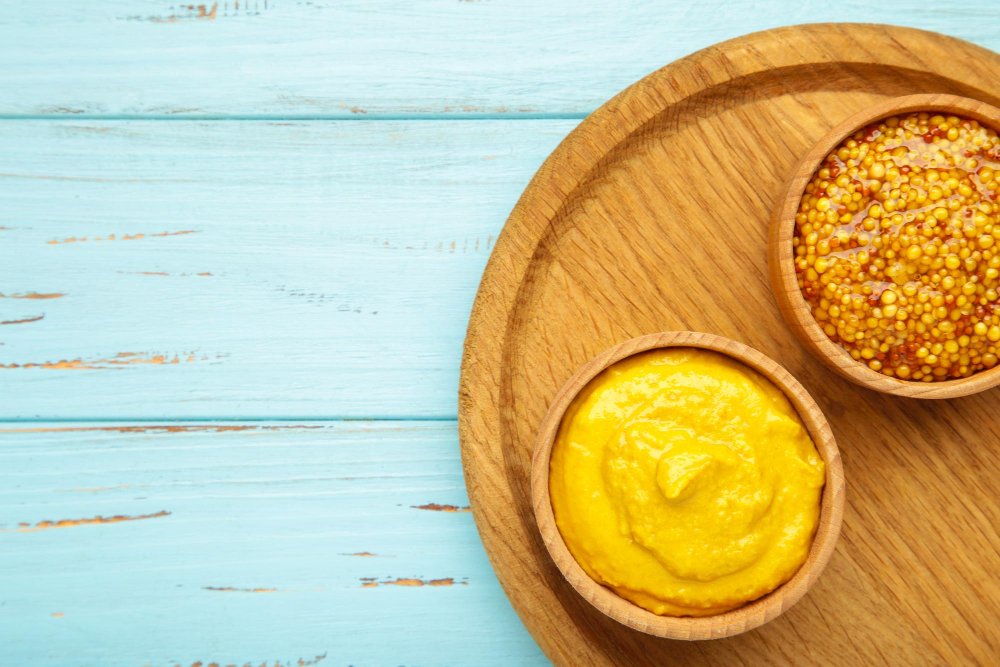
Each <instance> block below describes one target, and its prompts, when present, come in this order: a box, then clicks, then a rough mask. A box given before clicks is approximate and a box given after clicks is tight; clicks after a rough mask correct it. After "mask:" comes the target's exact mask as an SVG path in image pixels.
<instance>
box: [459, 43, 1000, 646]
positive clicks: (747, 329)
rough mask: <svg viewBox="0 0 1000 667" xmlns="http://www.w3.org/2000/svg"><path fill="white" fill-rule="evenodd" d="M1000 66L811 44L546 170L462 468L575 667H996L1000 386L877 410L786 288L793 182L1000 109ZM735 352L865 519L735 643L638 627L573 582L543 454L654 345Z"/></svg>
mask: <svg viewBox="0 0 1000 667" xmlns="http://www.w3.org/2000/svg"><path fill="white" fill-rule="evenodd" d="M998 75H1000V56H998V55H997V54H995V53H992V52H990V51H986V50H984V49H981V48H979V47H976V46H973V45H971V44H968V43H966V42H962V41H959V40H956V39H951V38H948V37H944V36H942V35H937V34H934V33H928V32H922V31H917V30H910V29H904V28H896V27H889V26H874V25H852V24H839V25H810V26H800V27H794V28H784V29H779V30H772V31H768V32H763V33H758V34H754V35H750V36H747V37H742V38H739V39H736V40H732V41H730V42H726V43H724V44H720V45H718V46H714V47H711V48H708V49H705V50H704V51H700V52H699V53H696V54H694V55H692V56H689V57H688V58H685V59H683V60H680V61H677V62H676V63H673V64H671V65H668V66H667V67H665V68H663V69H661V70H659V71H658V72H655V73H654V74H651V75H650V76H648V77H646V78H645V79H643V80H642V81H640V82H638V83H636V84H635V85H633V86H631V87H630V88H628V89H627V90H625V91H624V92H622V93H621V94H620V95H618V96H617V97H615V98H614V99H613V100H611V101H610V102H608V103H607V104H605V105H604V106H603V107H601V108H600V109H599V110H597V111H596V112H595V113H593V114H592V115H591V116H590V117H588V118H587V119H586V120H585V121H583V122H582V123H581V124H580V126H579V127H578V128H577V129H576V130H574V131H573V132H572V133H571V134H570V135H569V136H568V137H567V138H566V140H565V141H563V143H562V144H561V145H560V146H559V148H557V149H556V151H555V152H554V153H553V154H552V155H551V156H550V157H549V159H548V160H546V162H545V164H543V165H542V167H541V169H539V171H538V173H537V174H536V175H535V177H534V179H533V180H532V181H531V183H530V185H529V186H528V188H527V189H526V190H525V192H524V195H523V196H522V197H521V200H520V201H519V202H518V204H517V206H516V207H515V209H514V211H513V213H512V214H511V216H510V219H509V220H508V221H507V224H506V226H505V227H504V230H503V233H502V234H501V235H500V238H499V239H498V240H497V244H496V247H495V249H494V251H493V255H492V257H491V258H490V262H489V265H488V266H487V268H486V272H485V274H484V275H483V281H482V284H481V286H480V288H479V294H478V296H477V298H476V303H475V306H474V308H473V312H472V316H471V318H470V321H469V331H468V335H467V338H466V342H465V356H464V358H463V361H462V379H461V387H460V390H459V433H460V437H461V443H462V461H463V465H464V466H465V474H466V483H467V485H468V489H469V496H470V498H471V501H472V509H473V513H474V516H475V519H476V524H477V525H478V527H479V531H480V534H481V535H482V538H483V543H484V544H485V547H486V551H487V553H488V554H489V557H490V560H491V561H492V563H493V567H494V569H495V570H496V573H497V576H498V578H499V579H500V583H501V584H502V585H503V587H504V589H505V590H506V592H507V595H508V596H509V597H510V600H511V602H512V603H513V605H514V608H515V609H516V610H517V612H518V613H519V614H520V616H521V619H522V620H523V621H524V623H525V625H526V626H527V627H528V629H529V630H530V631H531V633H532V635H534V637H535V639H536V640H537V641H538V642H539V644H540V645H541V647H542V649H543V650H544V651H545V653H546V654H547V655H548V656H549V657H550V658H551V659H552V660H553V661H554V662H555V663H557V664H562V665H607V664H618V665H674V664H677V665H706V664H732V663H735V664H741V663H742V664H805V663H807V662H808V663H811V664H836V665H844V664H857V665H868V664H877V663H883V662H886V661H892V662H898V663H899V664H907V665H919V664H942V663H946V662H947V663H965V664H968V663H971V662H982V663H988V662H990V661H991V660H992V659H993V658H995V657H996V656H997V655H998V654H1000V632H998V630H997V628H1000V577H997V576H996V574H995V573H996V572H997V571H998V570H1000V528H998V526H1000V500H998V498H1000V482H998V481H997V480H998V479H1000V455H998V454H1000V447H998V446H997V441H998V438H1000V418H998V417H997V415H1000V390H994V391H988V392H985V393H983V394H978V395H975V396H970V397H967V398H961V399H955V400H951V401H936V402H928V401H916V400H912V399H903V398H898V397H893V396H889V395H885V394H879V393H876V392H872V391H868V390H865V389H862V388H860V387H857V386H855V385H853V384H851V383H849V382H847V381H846V380H843V379H841V378H840V377H838V376H837V375H836V374H834V373H833V372H832V371H830V370H827V369H826V368H825V367H824V366H823V365H822V364H820V363H819V362H818V361H817V360H815V359H814V358H813V357H812V356H810V355H809V353H808V352H806V351H805V349H803V348H802V347H801V346H800V345H799V344H798V342H797V341H796V339H795V337H794V336H793V334H792V332H791V331H790V330H789V329H788V327H787V326H786V325H785V323H784V321H783V320H782V318H781V316H780V314H779V313H778V309H777V306H776V305H775V301H774V298H773V296H772V294H771V289H770V285H769V283H768V276H767V252H766V245H765V244H766V240H767V227H768V219H769V217H770V214H771V208H772V206H773V204H774V202H775V200H776V198H777V196H778V194H779V191H780V189H781V185H782V183H783V182H784V181H785V179H786V178H787V177H788V175H789V172H790V170H791V168H792V167H793V165H794V164H795V163H796V162H797V161H798V159H799V158H800V157H801V156H802V155H803V154H804V153H805V152H806V151H808V150H809V148H810V147H811V146H812V145H813V144H814V143H815V142H816V141H817V140H818V139H819V138H820V137H821V136H822V135H823V134H824V133H825V132H826V131H828V130H829V129H830V128H831V127H833V126H834V125H836V124H837V123H838V122H840V121H842V120H843V119H845V118H847V117H848V116H850V115H851V114H853V113H855V112H857V111H859V110H860V109H863V108H864V107H866V106H870V105H872V104H874V103H875V102H877V101H879V100H881V99H885V98H889V97H895V96H900V95H907V94H912V93H929V92H944V93H953V94H957V95H963V96H966V97H973V98H976V99H979V100H982V101H984V102H987V103H989V104H993V105H998V104H1000V76H998ZM672 329H686V330H694V331H706V332H710V333H716V334H720V335H723V336H728V337H730V338H733V339H735V340H739V341H742V342H744V343H746V344H748V345H750V346H752V347H755V348H757V349H759V350H760V351H761V352H763V353H764V354H766V355H768V356H771V357H773V358H774V359H776V360H778V361H779V362H780V363H782V364H783V365H784V366H785V367H786V368H788V370H789V371H791V373H792V374H793V375H795V377H796V378H797V379H798V380H799V381H800V382H801V383H802V384H803V385H804V386H805V387H806V389H807V390H808V391H809V392H810V393H811V394H812V395H813V397H815V399H816V402H817V403H818V404H819V406H820V407H821V408H822V409H823V411H824V412H825V413H826V416H827V418H828V419H829V421H830V424H831V426H832V428H833V431H834V434H835V436H836V438H837V442H838V443H839V445H840V450H841V454H842V457H843V460H844V467H845V473H846V477H847V480H848V487H849V488H848V493H847V496H848V508H847V512H846V514H845V518H844V528H843V533H842V535H841V539H840V542H839V543H838V546H837V549H836V552H835V553H834V556H833V558H832V560H831V561H830V564H829V565H828V567H827V568H826V571H825V573H824V574H823V576H822V577H821V578H820V580H819V582H818V583H817V584H816V585H815V586H814V587H813V589H812V590H811V591H810V593H809V594H808V595H807V596H806V597H805V598H803V600H802V601H801V602H799V603H798V604H797V605H796V606H795V607H793V608H792V609H790V610H789V611H788V612H787V613H785V614H783V615H782V616H781V617H779V618H778V619H776V620H775V621H773V622H771V623H769V624H767V625H765V626H763V627H761V628H759V629H757V630H755V631H752V632H748V633H745V634H742V635H739V636H737V637H733V638H730V639H724V640H718V641H710V642H678V641H670V640H664V639H658V638H655V637H651V636H648V635H644V634H642V633H640V632H637V631H634V630H631V629H629V628H627V627H625V626H624V625H621V624H619V623H617V622H615V621H613V620H611V619H610V618H607V617H605V616H604V615H603V614H601V613H600V612H598V611H597V610H596V609H594V608H592V607H591V606H590V605H589V604H588V603H587V602H586V601H584V600H583V598H581V597H580V596H579V595H578V594H577V593H576V592H575V591H574V590H573V589H572V587H570V585H569V584H568V583H567V582H566V581H565V580H564V579H563V578H562V576H561V575H560V573H559V571H558V569H556V567H555V565H554V564H553V563H552V561H551V559H550V558H549V556H548V554H547V552H546V551H545V547H544V545H543V544H542V541H541V538H540V536H539V534H538V529H537V527H536V525H535V519H534V516H533V513H532V509H531V485H530V470H531V453H532V445H533V443H534V440H535V436H536V431H537V429H538V426H539V424H540V423H541V421H542V417H543V416H544V415H545V412H546V410H547V408H548V405H549V402H550V401H551V400H552V398H553V396H554V395H555V393H556V391H557V390H558V389H559V387H560V386H562V384H563V383H564V382H565V381H566V380H567V379H568V378H569V377H570V376H571V375H572V374H573V373H574V372H575V371H576V369H577V368H579V367H580V366H581V365H582V364H583V363H585V362H586V361H587V360H589V359H590V358H592V357H593V356H594V355H596V354H597V353H599V352H600V351H601V350H604V349H606V348H608V347H611V346H612V345H614V344H615V343H618V342H621V341H623V340H626V339H628V338H632V337H634V336H639V335H641V334H644V333H650V332H656V331H665V330H672Z"/></svg>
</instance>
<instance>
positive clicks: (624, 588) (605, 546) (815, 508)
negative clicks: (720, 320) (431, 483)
mask: <svg viewBox="0 0 1000 667" xmlns="http://www.w3.org/2000/svg"><path fill="white" fill-rule="evenodd" d="M824 479H825V477H824V464H823V460H822V459H821V458H820V456H819V453H818V452H817V451H816V446H815V445H814V444H813V441H812V439H811V438H810V437H809V433H808V432H807V430H806V427H805V426H804V425H803V423H802V420H801V419H800V417H799V415H798V413H797V412H796V411H795V408H794V407H793V406H792V404H791V403H790V402H789V400H788V398H787V397H786V396H785V395H784V393H783V392H782V391H781V390H780V389H778V388H777V387H776V386H774V385H773V384H772V383H771V382H770V381H769V380H768V379H767V378H765V377H763V376H762V375H760V374H759V373H757V372H756V371H754V370H753V369H751V368H749V367H748V366H746V365H744V364H743V363H741V362H739V361H736V360H734V359H731V358H730V357H727V356H725V355H722V354H719V353H717V352H710V351H707V350H700V349H694V348H677V347H674V348H663V349H657V350H651V351H648V352H643V353H641V354H636V355H634V356H631V357H628V358H626V359H623V360H621V361H619V362H617V363H615V364H614V365H612V366H611V367H609V368H607V369H606V370H604V371H603V372H601V373H600V374H599V375H598V376H597V377H595V378H594V379H593V380H591V381H590V382H589V383H588V384H587V386H586V387H584V388H583V390H581V392H580V393H579V394H578V395H577V397H576V398H575V399H574V400H573V403H572V404H571V405H570V406H569V408H568V409H567V411H566V414H565V415H564V417H563V420H562V423H561V425H560V427H559V432H558V434H557V436H556V440H555V442H554V444H553V449H552V457H551V462H550V468H549V492H550V495H551V499H552V510H553V513H554V515H555V519H556V524H557V526H558V527H559V531H560V533H561V534H562V537H563V540H564V541H565V542H566V546H567V547H568V548H569V550H570V552H571V553H572V554H573V557H574V558H575V559H576V560H577V562H579V563H580V565H581V567H583V569H584V570H585V571H586V572H587V574H589V575H590V576H591V577H592V578H593V579H594V580H595V581H597V582H599V583H601V584H603V585H605V586H608V587H609V588H611V589H613V590H614V591H616V592H617V593H618V594H619V595H620V596H622V597H623V598H625V599H627V600H630V601H632V602H633V603H635V604H637V605H639V606H640V607H643V608H645V609H648V610H649V611H652V612H653V613H656V614H660V615H667V616H710V615H712V614H718V613H721V612H725V611H728V610H730V609H735V608H736V607H739V606H741V605H743V604H745V603H747V602H750V601H751V600H754V599H756V598H758V597H761V596H762V595H765V594H767V593H769V592H771V591H772V590H774V589H775V588H777V587H778V586H780V585H781V584H783V583H784V582H786V581H788V580H789V579H791V578H792V576H793V575H794V574H795V572H796V571H797V570H798V569H799V568H800V567H801V566H802V564H803V563H804V562H805V560H806V556H807V555H808V553H809V547H810V545H811V543H812V539H813V536H814V535H815V532H816V527H817V524H818V522H819V512H820V500H821V495H822V490H823V484H824Z"/></svg>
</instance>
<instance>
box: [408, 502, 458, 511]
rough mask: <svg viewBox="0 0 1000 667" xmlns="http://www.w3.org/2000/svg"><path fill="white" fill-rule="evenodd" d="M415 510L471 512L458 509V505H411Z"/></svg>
mask: <svg viewBox="0 0 1000 667" xmlns="http://www.w3.org/2000/svg"><path fill="white" fill-rule="evenodd" d="M410 507H412V508H413V509H415V510H428V511H431V512H456V513H457V512H471V511H472V508H471V507H459V506H458V505H438V504H437V503H427V504H426V505H411V506H410Z"/></svg>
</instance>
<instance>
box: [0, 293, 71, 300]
mask: <svg viewBox="0 0 1000 667" xmlns="http://www.w3.org/2000/svg"><path fill="white" fill-rule="evenodd" d="M64 296H66V294H65V293H63V292H51V293H49V294H39V293H38V292H25V293H24V294H4V293H3V292H0V299H61V298H63V297H64Z"/></svg>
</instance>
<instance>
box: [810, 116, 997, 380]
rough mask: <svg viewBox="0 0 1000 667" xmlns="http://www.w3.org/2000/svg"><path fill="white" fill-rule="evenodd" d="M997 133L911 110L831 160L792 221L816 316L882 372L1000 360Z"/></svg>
mask: <svg viewBox="0 0 1000 667" xmlns="http://www.w3.org/2000/svg"><path fill="white" fill-rule="evenodd" d="M998 194H1000V138H998V137H997V133H996V131H994V130H993V129H991V128H987V127H983V126H982V125H980V124H979V122H977V121H975V120H970V119H967V118H959V117H958V116H952V115H945V114H931V113H914V114H909V115H907V116H899V117H892V118H887V119H885V120H884V121H881V122H878V123H874V124H873V125H871V126H869V127H866V128H864V129H862V130H859V131H858V132H856V133H855V134H854V135H852V136H851V137H849V138H847V139H846V140H845V141H843V142H842V143H841V144H840V145H839V146H837V147H836V148H835V149H834V150H833V151H832V152H831V153H830V154H829V155H828V156H827V157H826V159H825V160H824V162H823V163H822V165H821V166H820V168H819V169H818V170H817V172H816V173H815V174H814V175H813V178H812V179H811V180H810V181H809V183H808V185H806V188H805V192H804V193H803V195H802V200H801V202H800V205H799V211H798V213H797V215H796V217H795V236H794V238H793V241H792V243H793V246H794V249H795V271H796V273H797V277H798V283H799V288H800V289H801V290H802V295H803V297H804V298H805V300H806V302H807V303H808V304H809V307H810V309H811V311H812V314H813V317H815V318H816V321H817V322H818V323H819V325H820V326H821V327H822V328H823V331H824V332H826V335H827V336H829V337H830V339H832V340H833V341H834V342H836V343H837V344H839V345H840V346H841V347H843V348H844V349H845V350H846V351H847V353H848V354H850V355H851V356H852V357H853V358H854V359H855V360H857V361H859V362H860V363H863V364H866V365H867V366H868V367H869V368H871V369H872V370H874V371H878V372H880V373H883V374H885V375H888V376H890V377H897V378H899V379H901V380H917V381H921V382H933V381H941V380H953V379H955V378H963V377H968V376H970V375H972V374H973V373H976V372H978V371H981V370H984V369H988V368H993V367H994V366H996V365H997V358H998V354H1000V349H998V346H1000V312H997V306H998V304H1000V296H998V290H1000V252H998V247H1000V246H998V243H997V241H998V240H1000V203H998V201H997V197H998Z"/></svg>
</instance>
